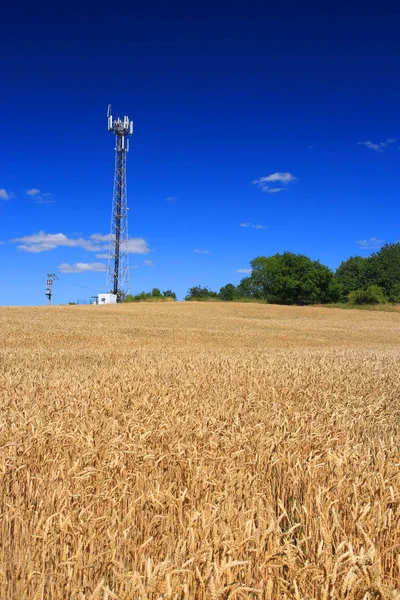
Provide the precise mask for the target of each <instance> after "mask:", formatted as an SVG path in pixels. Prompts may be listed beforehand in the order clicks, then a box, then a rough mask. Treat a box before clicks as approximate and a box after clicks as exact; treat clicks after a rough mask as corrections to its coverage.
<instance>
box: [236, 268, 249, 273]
mask: <svg viewBox="0 0 400 600" xmlns="http://www.w3.org/2000/svg"><path fill="white" fill-rule="evenodd" d="M236 273H251V269H237V270H236Z"/></svg>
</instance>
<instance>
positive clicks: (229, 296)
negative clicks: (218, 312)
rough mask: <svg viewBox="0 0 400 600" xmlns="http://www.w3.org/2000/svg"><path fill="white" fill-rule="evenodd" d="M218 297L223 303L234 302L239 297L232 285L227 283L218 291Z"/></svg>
mask: <svg viewBox="0 0 400 600" xmlns="http://www.w3.org/2000/svg"><path fill="white" fill-rule="evenodd" d="M219 297H220V298H221V300H225V302H232V300H236V299H237V298H238V297H239V292H238V291H237V288H236V286H235V285H233V283H227V284H226V285H224V287H222V288H221V289H220V290H219Z"/></svg>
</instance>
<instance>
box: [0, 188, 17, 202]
mask: <svg viewBox="0 0 400 600" xmlns="http://www.w3.org/2000/svg"><path fill="white" fill-rule="evenodd" d="M11 198H14V194H13V193H12V192H7V190H5V189H4V188H0V200H11Z"/></svg>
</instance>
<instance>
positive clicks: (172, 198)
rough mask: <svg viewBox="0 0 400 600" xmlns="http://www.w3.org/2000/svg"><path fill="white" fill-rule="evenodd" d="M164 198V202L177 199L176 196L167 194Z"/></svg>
mask: <svg viewBox="0 0 400 600" xmlns="http://www.w3.org/2000/svg"><path fill="white" fill-rule="evenodd" d="M165 200H166V202H175V200H178V198H175V196H167V197H166V198H165Z"/></svg>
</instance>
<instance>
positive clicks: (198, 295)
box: [185, 285, 218, 300]
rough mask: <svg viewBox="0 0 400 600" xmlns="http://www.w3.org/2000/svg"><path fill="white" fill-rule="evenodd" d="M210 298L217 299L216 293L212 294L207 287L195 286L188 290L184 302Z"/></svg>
mask: <svg viewBox="0 0 400 600" xmlns="http://www.w3.org/2000/svg"><path fill="white" fill-rule="evenodd" d="M210 298H218V294H217V292H213V291H212V290H210V289H209V288H208V287H202V286H201V285H196V286H194V287H191V288H190V289H189V290H188V293H187V294H186V296H185V300H204V299H210Z"/></svg>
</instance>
